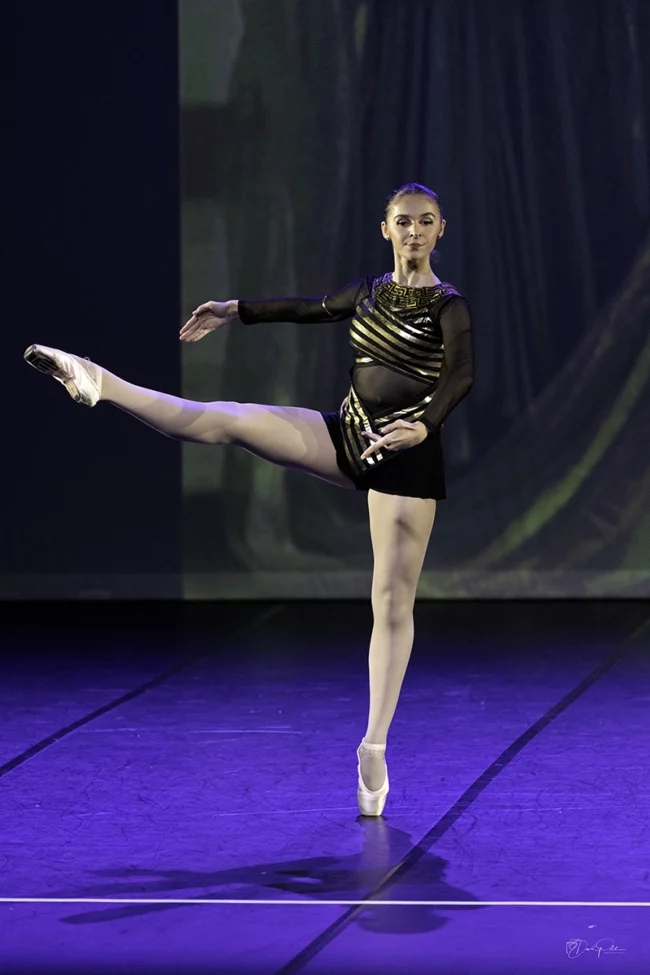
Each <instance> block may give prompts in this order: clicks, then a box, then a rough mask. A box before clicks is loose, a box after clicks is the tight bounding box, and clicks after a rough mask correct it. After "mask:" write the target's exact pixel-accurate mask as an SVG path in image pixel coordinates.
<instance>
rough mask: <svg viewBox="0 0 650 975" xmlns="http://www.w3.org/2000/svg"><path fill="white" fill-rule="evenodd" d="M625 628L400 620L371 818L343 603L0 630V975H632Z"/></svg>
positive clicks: (38, 623)
mask: <svg viewBox="0 0 650 975" xmlns="http://www.w3.org/2000/svg"><path fill="white" fill-rule="evenodd" d="M649 617H650V607H649V606H648V604H647V603H646V604H644V603H642V602H630V603H618V604H617V603H600V604H596V603H592V604H580V603H555V604H548V603H539V604H534V603H519V604H508V603H502V604H495V603H478V604H465V603H455V604H454V603H450V604H432V603H418V604H417V605H416V644H415V649H414V653H413V657H412V661H411V666H410V669H409V671H408V674H407V678H406V682H405V687H404V691H403V696H402V700H401V702H400V706H399V709H398V713H397V716H396V718H395V721H394V724H393V728H392V730H391V737H390V740H389V748H388V755H387V757H388V766H389V771H390V780H391V792H390V795H389V798H388V803H387V805H386V810H385V814H384V816H383V817H382V818H381V819H379V820H371V819H363V818H362V817H360V816H359V815H358V811H357V807H356V755H355V748H356V746H357V744H358V742H359V740H360V738H361V736H362V734H363V732H364V730H365V713H366V686H367V676H366V656H367V643H368V636H369V629H370V615H369V608H368V606H367V605H365V604H357V603H334V604H333V603H326V604H289V605H286V604H285V605H274V604H270V603H267V604H254V605H242V604H239V605H219V604H215V605H208V604H201V605H195V606H191V605H187V606H183V605H182V604H167V605H165V604H148V605H141V606H135V605H130V606H129V605H124V604H117V605H116V604H112V603H95V604H89V603H80V604H77V605H73V606H60V605H59V606H57V605H56V604H50V605H46V604H43V605H40V606H33V605H31V606H30V605H27V604H22V605H15V606H5V607H4V609H3V613H2V622H1V623H0V639H2V644H3V655H2V660H3V667H2V682H1V685H0V709H1V710H0V717H1V720H2V724H1V727H2V734H1V736H0V766H2V767H1V768H0V829H1V838H2V845H1V847H0V864H1V874H0V898H1V900H0V972H1V973H2V975H14V973H21V975H25V973H32V972H43V973H57V975H64V973H65V975H80V973H84V975H90V973H94V972H101V973H105V975H108V973H113V972H120V973H127V972H134V973H135V972H142V973H147V975H149V973H151V975H153V973H163V975H168V973H172V972H184V973H199V972H200V973H205V975H207V973H210V975H244V973H247V975H248V973H261V975H280V973H283V975H285V973H286V975H288V973H294V972H305V973H306V975H316V973H319V975H326V973H327V975H339V973H346V975H347V973H353V972H354V973H357V975H366V973H367V975H371V973H372V975H379V973H391V975H402V973H407V972H409V973H418V975H419V973H444V975H461V973H462V975H470V973H490V975H492V973H494V975H496V973H499V975H511V973H518V975H537V973H556V972H564V971H569V972H574V971H575V972H577V971H578V970H579V971H580V972H597V973H598V975H600V973H605V972H607V973H611V972H616V973H625V975H641V973H643V972H646V973H647V972H650V828H649V827H650V775H649V773H648V768H649V764H650V760H649V749H648V741H649V738H650V689H649V685H650V655H649V654H648V645H649V641H650V627H649V626H648V625H647V623H646V621H647V620H648V618H649ZM48 899H49V900H48ZM160 900H162V901H164V903H162V904H161V903H156V901H160ZM190 901H194V902H193V903H189V902H190ZM450 901H452V902H453V901H460V902H462V903H461V904H460V905H454V904H453V903H452V904H450V903H436V902H450ZM503 901H512V902H516V903H514V904H512V905H509V906H508V905H504V904H502V903H498V904H489V903H487V902H503ZM531 901H534V902H548V903H543V904H531V903H526V902H531ZM197 902H198V903H197ZM393 902H399V903H397V904H395V903H393ZM402 902H403V903H402ZM413 902H416V903H413ZM563 902H569V903H563ZM608 902H612V903H611V905H610V906H607V904H608ZM599 947H600V948H601V949H603V950H601V951H598V950H597V949H598V948H599ZM605 949H607V950H605Z"/></svg>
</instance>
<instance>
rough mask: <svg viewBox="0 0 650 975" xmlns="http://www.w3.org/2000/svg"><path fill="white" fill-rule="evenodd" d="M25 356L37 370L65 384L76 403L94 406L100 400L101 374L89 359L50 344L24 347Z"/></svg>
mask: <svg viewBox="0 0 650 975" xmlns="http://www.w3.org/2000/svg"><path fill="white" fill-rule="evenodd" d="M24 359H25V362H27V363H29V365H30V366H33V367H34V369H38V371H39V372H44V373H45V374H46V375H47V376H53V377H54V379H57V380H58V381H59V382H60V383H63V385H64V386H65V388H66V389H67V391H68V392H69V394H70V396H72V398H73V400H74V401H75V402H76V403H83V404H84V405H85V406H94V405H95V404H96V403H97V402H98V400H99V398H100V396H101V391H102V373H101V369H100V368H99V367H98V366H96V365H95V364H94V363H93V362H90V360H89V359H81V358H80V357H79V356H78V355H72V354H71V353H68V352H62V351H61V350H60V349H50V348H49V347H48V346H47V345H30V346H29V348H28V349H26V350H25V354H24Z"/></svg>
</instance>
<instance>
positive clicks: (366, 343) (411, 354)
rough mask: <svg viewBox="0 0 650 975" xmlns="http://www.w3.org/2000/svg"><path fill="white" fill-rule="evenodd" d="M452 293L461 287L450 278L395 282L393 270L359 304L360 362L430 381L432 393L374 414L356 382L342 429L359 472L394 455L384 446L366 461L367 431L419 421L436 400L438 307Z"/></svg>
mask: <svg viewBox="0 0 650 975" xmlns="http://www.w3.org/2000/svg"><path fill="white" fill-rule="evenodd" d="M450 296H458V292H457V291H456V289H455V288H453V287H452V286H451V285H449V284H446V283H444V282H441V283H440V284H438V285H435V286H434V287H426V288H410V287H406V286H405V285H401V284H397V283H396V282H394V281H393V280H392V274H390V273H388V274H385V275H383V277H381V278H377V279H375V281H374V285H373V288H372V291H371V293H370V294H369V295H368V296H367V297H366V298H364V299H363V300H362V301H361V302H360V304H359V305H358V306H357V308H356V310H355V313H354V316H353V318H352V322H351V325H350V344H351V346H352V349H353V351H354V361H355V365H356V366H363V365H369V364H370V363H377V364H379V365H383V366H386V367H388V368H389V369H393V370H395V371H396V372H399V373H401V374H402V375H405V376H408V377H410V378H411V379H418V380H420V381H421V382H427V383H428V384H429V388H428V389H427V393H426V395H425V396H424V397H423V398H422V399H421V400H419V401H418V402H417V403H414V404H412V405H411V406H409V407H406V408H404V409H400V410H393V411H389V412H387V413H385V414H384V415H383V416H380V417H377V416H375V417H374V418H373V417H371V416H370V414H369V412H368V410H366V408H365V407H364V405H363V403H362V402H361V400H360V399H359V396H358V394H357V392H356V390H355V388H354V382H352V384H351V386H350V391H349V393H348V396H347V397H346V399H345V400H344V402H343V405H342V408H341V421H342V422H341V428H342V431H343V441H344V446H345V450H346V454H347V456H348V460H349V461H350V463H351V465H352V467H353V468H354V470H355V471H357V473H361V472H363V471H364V470H367V469H369V468H371V467H374V466H376V464H378V463H381V462H382V461H384V460H386V459H388V457H390V456H391V454H390V453H388V452H386V451H378V452H377V453H375V454H373V455H371V456H370V457H368V458H366V459H365V460H361V456H360V455H361V454H362V453H363V451H364V450H365V449H366V447H367V446H368V444H369V443H370V441H369V440H368V439H367V438H366V437H364V436H363V435H362V433H361V431H362V430H372V431H373V432H377V428H378V427H380V426H383V425H385V424H387V423H391V422H392V421H394V420H397V419H399V418H402V419H405V420H409V421H411V422H412V421H414V420H417V419H419V417H420V416H421V415H422V413H423V412H424V410H425V409H426V407H427V405H428V404H429V403H430V402H431V397H432V395H433V392H434V391H435V386H436V384H437V382H438V379H439V377H440V370H441V368H442V361H443V357H444V342H443V336H442V329H441V328H440V324H439V322H438V316H437V315H435V314H433V312H432V309H433V307H434V306H435V305H436V304H437V303H438V302H439V301H442V300H443V299H445V298H448V297H450Z"/></svg>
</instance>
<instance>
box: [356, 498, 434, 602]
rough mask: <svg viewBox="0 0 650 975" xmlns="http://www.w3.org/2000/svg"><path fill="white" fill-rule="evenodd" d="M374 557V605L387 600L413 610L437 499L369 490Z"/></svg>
mask: <svg viewBox="0 0 650 975" xmlns="http://www.w3.org/2000/svg"><path fill="white" fill-rule="evenodd" d="M368 512H369V515H370V537H371V541H372V550H373V556H374V570H373V577H372V599H373V605H375V604H376V605H377V606H378V605H380V604H383V603H387V604H389V605H390V606H391V608H392V609H395V608H396V607H397V606H399V607H401V608H403V609H404V608H406V609H408V611H409V612H410V610H411V607H412V604H413V600H414V599H415V591H416V588H417V584H418V580H419V578H420V572H421V571H422V565H423V562H424V556H425V553H426V550H427V545H428V543H429V537H430V535H431V529H432V527H433V522H434V520H435V516H436V502H435V501H434V500H432V499H429V498H404V497H400V496H398V495H394V494H380V493H379V492H377V491H368Z"/></svg>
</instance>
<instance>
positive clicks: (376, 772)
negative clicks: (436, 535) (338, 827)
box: [361, 491, 436, 790]
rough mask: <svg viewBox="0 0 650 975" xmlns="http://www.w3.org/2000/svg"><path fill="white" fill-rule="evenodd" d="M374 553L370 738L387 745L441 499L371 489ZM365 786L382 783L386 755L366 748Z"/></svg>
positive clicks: (370, 740) (370, 661)
mask: <svg viewBox="0 0 650 975" xmlns="http://www.w3.org/2000/svg"><path fill="white" fill-rule="evenodd" d="M368 510H369V513H370V535H371V539H372V548H373V554H374V570H373V577H372V612H373V620H374V625H373V629H372V637H371V640H370V651H369V655H368V664H369V684H370V709H369V714H368V727H367V730H366V734H365V736H364V739H365V741H368V742H371V743H373V744H378V745H382V744H385V743H386V736H387V734H388V729H389V726H390V723H391V721H392V719H393V715H394V714H395V708H396V707H397V701H398V698H399V693H400V690H401V687H402V681H403V679H404V674H405V673H406V667H407V665H408V661H409V658H410V655H411V648H412V646H413V604H414V601H415V591H416V588H417V584H418V579H419V578H420V572H421V571H422V563H423V561H424V555H425V552H426V549H427V544H428V542H429V536H430V534H431V528H432V527H433V522H434V518H435V513H436V502H435V501H434V500H431V499H427V498H403V497H399V496H397V495H393V494H379V493H378V492H376V491H369V492H368ZM361 774H362V776H363V780H364V782H365V784H366V786H367V787H368V788H369V789H372V790H375V789H379V788H381V786H382V784H383V781H384V776H385V765H384V758H383V756H382V755H381V754H379V755H378V754H377V753H373V752H370V751H368V752H362V754H361Z"/></svg>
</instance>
